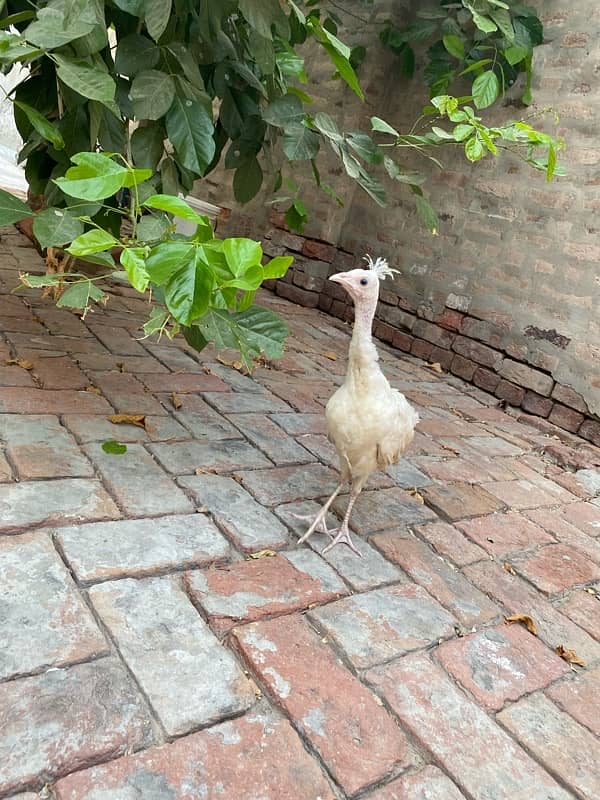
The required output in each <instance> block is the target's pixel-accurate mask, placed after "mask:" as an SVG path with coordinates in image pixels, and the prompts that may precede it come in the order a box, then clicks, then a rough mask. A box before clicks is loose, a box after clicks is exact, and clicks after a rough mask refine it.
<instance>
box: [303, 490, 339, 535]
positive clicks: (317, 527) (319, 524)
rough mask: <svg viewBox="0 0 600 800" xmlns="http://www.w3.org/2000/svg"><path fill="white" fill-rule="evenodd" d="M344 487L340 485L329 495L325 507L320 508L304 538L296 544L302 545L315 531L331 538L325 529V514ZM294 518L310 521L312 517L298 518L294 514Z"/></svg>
mask: <svg viewBox="0 0 600 800" xmlns="http://www.w3.org/2000/svg"><path fill="white" fill-rule="evenodd" d="M344 485H345V484H344V483H340V485H339V486H338V487H337V489H336V490H335V492H334V493H333V494H332V495H331V497H330V498H329V499H328V500H327V502H326V503H325V505H324V506H323V507H322V508H321V510H320V511H319V513H318V514H317V516H316V517H315V518H314V519H313V521H312V524H311V526H310V528H309V529H308V530H307V531H306V533H305V534H304V536H302V537H301V538H300V539H298V544H304V542H305V541H306V540H307V539H308V538H309V536H312V534H313V533H314V532H315V531H319V532H321V533H326V534H327V535H328V536H331V534H330V533H329V530H328V529H327V522H326V519H327V512H328V511H329V507H330V505H331V504H332V503H333V501H334V500H335V498H336V497H337V496H338V494H339V493H340V492H341V491H342V489H343V487H344ZM294 516H295V517H297V519H312V517H305V516H304V515H302V516H300V515H299V514H294Z"/></svg>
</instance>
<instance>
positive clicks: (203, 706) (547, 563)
mask: <svg viewBox="0 0 600 800" xmlns="http://www.w3.org/2000/svg"><path fill="white" fill-rule="evenodd" d="M20 264H26V265H27V268H28V269H36V268H39V270H40V271H41V269H42V262H41V261H40V260H39V259H38V258H37V256H36V254H35V252H34V251H33V250H32V249H31V247H29V243H28V242H27V241H26V240H25V239H24V238H23V237H21V236H20V235H19V234H17V233H16V232H15V231H12V230H6V231H4V232H2V238H1V239H0V290H1V293H0V798H17V797H19V798H25V799H26V800H33V798H35V797H40V798H42V797H44V798H49V797H55V798H56V800H129V799H130V798H133V797H136V798H142V799H143V800H199V798H208V800H259V798H260V800H317V798H321V800H348V799H349V798H361V799H362V798H365V800H424V799H425V798H431V800H460V798H462V800H491V799H492V798H494V800H504V798H506V800H508V799H509V798H510V800H520V799H521V798H527V800H573V799H574V798H579V800H594V799H595V798H597V797H599V796H600V780H599V777H598V775H599V773H598V767H597V765H598V763H600V752H599V745H598V738H597V737H598V735H599V734H600V729H599V727H598V719H599V718H600V714H599V713H598V709H597V705H598V696H599V693H600V450H598V449H596V448H594V447H593V446H592V445H590V444H589V443H587V442H584V441H583V440H578V439H576V438H575V437H574V436H572V435H570V434H569V433H567V432H565V431H563V430H559V429H557V428H553V427H552V426H551V425H550V424H549V423H548V422H546V421H543V423H540V421H539V419H536V418H533V417H529V416H527V415H525V414H523V412H522V411H511V410H510V409H509V410H508V413H507V412H505V411H503V410H501V409H499V408H498V407H497V406H496V403H497V401H496V399H495V398H493V397H492V396H490V395H488V394H486V393H484V392H483V391H481V390H480V389H477V388H475V387H474V386H472V385H468V384H464V383H463V382H462V381H461V379H460V378H458V377H456V376H451V375H447V374H439V373H437V372H435V371H433V370H431V369H430V368H428V366H427V364H426V363H425V362H422V361H419V360H418V359H416V358H413V357H411V356H406V355H404V354H400V353H398V352H396V351H392V350H391V349H389V348H387V347H384V346H382V347H381V356H382V362H383V365H384V368H385V370H386V372H387V374H388V376H389V377H390V379H391V381H392V382H393V383H394V385H396V386H398V387H399V388H401V389H402V390H403V391H405V392H406V394H407V395H408V397H409V398H410V399H411V400H412V402H413V403H414V404H415V405H416V406H417V407H418V409H419V412H420V414H421V417H422V420H423V422H422V423H421V425H420V426H419V432H418V434H417V436H416V438H415V443H414V445H413V447H412V449H411V451H410V453H409V455H408V458H407V459H406V460H405V461H404V462H403V463H402V464H400V465H397V466H395V467H392V468H390V470H389V471H388V473H387V474H385V475H378V476H374V479H373V480H372V481H371V483H370V484H369V486H368V487H367V489H366V491H365V492H364V493H363V495H362V496H361V497H360V499H359V500H358V502H357V505H356V514H355V515H354V517H353V527H354V530H355V533H356V536H357V538H360V539H361V550H362V551H363V554H364V558H363V559H361V560H359V559H357V558H356V557H355V556H354V555H353V554H352V553H351V552H350V551H348V550H346V549H343V548H337V549H335V550H334V551H332V552H331V553H328V554H327V556H326V557H325V558H324V557H322V556H321V555H320V550H321V549H322V545H323V541H324V537H323V536H319V535H317V536H315V537H314V539H313V540H311V542H310V543H309V544H308V545H306V546H304V547H300V548H298V547H297V546H296V544H295V542H296V539H297V537H298V534H299V533H300V531H301V529H302V525H301V524H300V523H299V522H298V520H297V519H296V518H295V517H294V516H293V514H294V513H311V512H312V511H314V510H315V509H316V508H317V502H316V501H318V500H319V499H320V498H322V497H323V496H324V495H326V494H327V493H328V492H329V491H330V490H331V489H332V488H333V486H334V485H335V479H336V475H335V472H334V469H332V467H335V461H334V460H332V451H331V447H330V445H329V444H328V442H327V440H326V438H325V436H324V433H325V430H324V424H323V408H324V404H325V402H326V400H327V398H328V396H329V395H330V394H331V393H332V391H333V390H334V388H335V386H336V385H338V384H339V382H340V381H341V379H342V375H343V371H344V364H345V357H346V350H347V345H348V333H349V330H348V328H347V327H346V326H345V325H344V324H342V323H340V322H339V321H337V320H334V319H331V318H329V317H327V316H326V315H324V314H323V313H321V312H319V311H316V310H309V309H304V308H299V307H295V306H292V305H290V304H288V303H286V301H284V300H282V299H281V298H274V297H273V296H271V295H264V297H263V301H264V302H266V303H268V304H270V305H271V306H273V307H276V308H279V309H280V310H281V311H282V312H283V313H284V314H285V316H286V318H287V319H288V320H289V324H290V328H291V336H290V339H289V342H288V350H287V353H286V356H285V358H284V359H283V360H282V361H281V362H280V363H279V364H271V365H266V366H261V367H259V368H258V369H257V370H256V372H255V374H254V376H253V377H252V378H249V377H247V376H244V375H241V374H240V373H238V372H236V371H235V370H232V369H230V368H228V367H226V366H224V365H223V363H221V362H219V360H218V359H217V358H216V356H215V354H214V353H212V352H204V353H202V354H195V353H193V352H190V351H189V349H188V348H187V347H186V346H185V344H184V343H182V342H174V343H171V342H165V341H162V342H160V343H157V342H152V341H148V340H141V339H140V333H139V326H140V323H141V322H142V321H143V320H144V316H145V313H146V309H145V306H144V303H143V301H142V300H140V299H139V298H138V297H136V296H135V293H133V292H129V291H124V290H117V289H115V290H114V291H112V292H111V298H110V302H109V304H108V307H107V308H106V309H98V310H96V311H95V312H94V313H93V314H90V315H89V316H88V318H87V319H86V320H85V321H82V320H80V319H79V318H78V317H77V316H76V315H74V314H72V313H71V312H69V311H68V310H65V309H60V308H55V307H54V305H53V304H52V302H51V301H49V300H43V299H42V298H41V297H40V295H39V294H38V293H35V292H31V291H27V292H24V293H23V294H22V295H21V296H16V295H11V294H9V290H10V289H11V288H12V287H13V286H14V285H15V283H16V281H17V274H18V269H19V265H20ZM331 351H333V352H334V353H336V354H337V359H336V360H333V359H332V358H331V357H330V356H331ZM325 352H327V353H328V356H324V355H323V354H324V353H325ZM227 358H228V356H227V354H226V355H225V358H224V359H223V360H224V361H226V360H227ZM11 359H16V360H25V361H30V362H31V364H30V365H25V366H28V367H29V366H30V367H31V368H29V369H26V368H24V367H23V366H19V365H18V364H7V363H6V361H7V360H11ZM172 391H176V392H177V394H178V396H179V399H180V401H181V406H180V407H179V408H177V409H175V408H174V407H173V404H172V403H171V401H170V393H171V392H172ZM117 412H118V413H129V414H145V415H146V418H145V422H146V425H145V428H141V427H136V426H133V425H120V426H117V425H115V424H113V423H111V422H110V421H109V420H108V417H109V416H110V415H111V414H113V413H117ZM107 439H117V440H119V441H121V442H124V443H126V444H127V447H128V450H127V452H126V453H125V454H124V455H121V456H117V455H110V454H107V453H105V452H104V451H103V450H102V448H101V444H102V443H103V442H104V441H106V440H107ZM344 505H345V498H341V500H340V502H339V503H336V504H335V506H334V510H333V512H332V513H333V515H334V516H335V514H338V515H339V514H340V513H342V512H343V509H344ZM257 551H258V552H260V551H265V552H263V553H262V555H261V557H260V558H252V557H251V556H252V555H256V554H257ZM508 614H527V615H529V616H530V617H532V619H533V621H534V623H535V625H536V631H537V635H533V634H532V633H530V632H529V631H528V630H527V629H526V628H525V627H522V626H518V625H516V626H515V625H513V626H509V625H507V624H506V623H505V622H504V617H505V616H506V615H508ZM558 645H562V646H563V647H564V648H566V649H567V650H574V651H575V652H576V653H577V655H578V656H579V657H580V658H581V659H582V660H583V661H585V662H586V665H587V666H586V667H585V668H584V667H580V666H570V665H569V664H568V663H567V662H566V661H565V660H564V659H561V658H559V656H558V655H557V654H556V653H555V648H556V647H557V646H558ZM594 706H596V709H594Z"/></svg>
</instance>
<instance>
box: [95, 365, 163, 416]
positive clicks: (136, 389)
mask: <svg viewBox="0 0 600 800" xmlns="http://www.w3.org/2000/svg"><path fill="white" fill-rule="evenodd" d="M89 375H90V380H91V381H92V383H93V385H94V386H97V387H98V388H99V389H100V390H101V392H102V394H103V395H104V396H105V397H106V398H107V399H108V401H109V402H110V404H111V405H112V406H114V408H115V409H116V411H117V412H118V413H119V414H159V415H160V414H166V413H167V412H166V410H165V409H164V408H163V406H162V405H161V404H160V403H159V402H158V400H157V399H156V398H155V397H152V395H151V394H149V392H148V390H147V389H146V388H145V387H144V386H143V385H142V384H141V383H140V382H139V381H138V380H137V378H135V376H133V375H128V374H127V373H126V372H93V371H90V373H89Z"/></svg>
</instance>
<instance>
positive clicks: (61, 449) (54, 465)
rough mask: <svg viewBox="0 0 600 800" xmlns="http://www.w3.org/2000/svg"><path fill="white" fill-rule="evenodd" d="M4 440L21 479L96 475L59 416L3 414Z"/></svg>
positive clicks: (0, 418) (0, 419) (1, 430)
mask: <svg viewBox="0 0 600 800" xmlns="http://www.w3.org/2000/svg"><path fill="white" fill-rule="evenodd" d="M2 439H3V440H4V441H5V442H6V452H7V454H8V456H9V457H10V458H11V460H12V462H13V463H14V465H15V466H16V468H17V472H18V474H19V478H20V479H21V480H29V479H32V478H86V477H92V476H93V475H94V470H93V469H92V465H91V464H90V462H89V461H88V460H87V458H85V457H84V456H83V455H82V453H81V452H80V450H79V448H78V447H77V445H76V444H75V441H74V440H73V437H72V436H71V435H70V434H69V433H68V432H67V431H66V430H65V429H64V428H63V427H62V426H61V425H60V423H59V421H58V418H57V417H52V416H36V415H32V414H29V415H27V416H20V415H17V414H0V440H2Z"/></svg>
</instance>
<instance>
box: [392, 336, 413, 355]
mask: <svg viewBox="0 0 600 800" xmlns="http://www.w3.org/2000/svg"><path fill="white" fill-rule="evenodd" d="M414 341H415V340H414V337H412V336H409V335H408V334H407V333H402V331H395V332H394V335H393V337H392V344H393V345H394V347H397V348H398V350H402V351H403V352H404V353H410V351H411V348H412V346H413V344H414Z"/></svg>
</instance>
